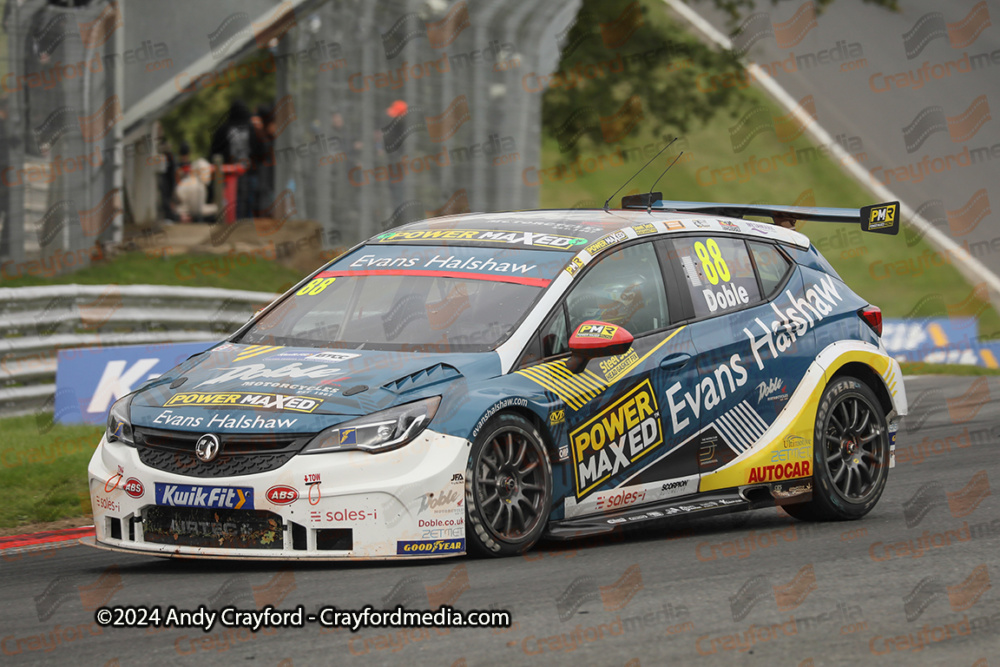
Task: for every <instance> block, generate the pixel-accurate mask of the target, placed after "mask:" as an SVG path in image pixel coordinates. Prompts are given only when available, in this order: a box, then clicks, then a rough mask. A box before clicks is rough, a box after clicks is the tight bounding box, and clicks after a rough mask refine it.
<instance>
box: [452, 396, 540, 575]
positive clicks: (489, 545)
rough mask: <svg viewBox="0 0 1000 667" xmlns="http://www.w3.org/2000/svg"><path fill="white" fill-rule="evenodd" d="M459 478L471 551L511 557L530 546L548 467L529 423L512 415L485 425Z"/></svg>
mask: <svg viewBox="0 0 1000 667" xmlns="http://www.w3.org/2000/svg"><path fill="white" fill-rule="evenodd" d="M465 478H466V482H465V498H466V503H465V512H466V531H465V533H466V539H467V540H468V545H469V550H470V551H471V552H474V553H478V554H482V555H487V556H512V555H516V554H520V553H524V552H525V551H527V550H528V549H530V548H531V547H532V546H534V544H535V543H536V542H537V541H538V539H539V538H540V537H541V535H542V532H543V531H544V530H545V524H546V522H547V520H548V515H549V509H550V508H551V506H552V467H551V465H550V464H549V457H548V454H547V452H546V450H545V445H544V440H543V439H542V434H541V433H539V432H538V429H537V428H535V426H534V425H533V424H532V423H531V422H529V421H528V420H527V419H525V418H523V417H521V416H520V415H515V414H501V415H499V416H498V417H496V418H495V419H493V420H492V421H490V422H489V423H488V424H487V425H486V426H485V427H484V428H483V429H482V431H480V433H479V436H478V437H477V438H476V441H475V442H474V443H473V445H472V452H471V454H470V456H469V468H468V470H467V471H466V476H465Z"/></svg>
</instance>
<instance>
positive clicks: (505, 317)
mask: <svg viewBox="0 0 1000 667" xmlns="http://www.w3.org/2000/svg"><path fill="white" fill-rule="evenodd" d="M565 260H566V258H565V256H564V255H560V254H556V253H552V252H546V251H543V250H510V249H503V250H493V249H486V248H465V247H448V248H441V247H426V246H421V247H416V246H390V247H376V246H362V247H361V248H359V249H357V250H355V251H354V252H352V253H350V254H349V255H347V256H345V257H342V258H340V259H338V260H336V261H334V262H332V263H331V264H330V265H329V266H327V267H325V268H324V270H323V271H320V272H319V273H318V274H316V275H315V276H314V277H313V279H312V280H310V281H309V282H308V283H306V284H305V285H303V286H302V287H301V288H300V289H299V290H297V291H296V292H295V293H294V294H292V295H290V296H289V297H286V298H285V299H284V300H283V301H282V302H281V303H280V304H279V305H278V306H277V307H276V308H274V309H272V310H271V311H269V312H268V313H266V314H265V315H262V316H260V318H259V319H258V320H257V321H256V322H255V323H254V324H253V326H252V327H250V328H249V329H248V330H247V331H246V332H244V333H243V335H242V336H240V338H239V339H237V342H241V343H248V344H265V345H287V346H299V347H333V348H352V349H377V350H407V351H410V350H412V351H452V352H485V351H487V350H492V349H494V348H495V347H496V346H497V345H499V344H500V343H502V342H503V341H504V340H506V339H507V338H508V337H509V336H510V334H511V333H512V332H513V331H514V328H515V327H516V326H517V324H518V323H519V322H520V321H521V319H522V318H523V317H524V315H525V314H526V313H527V311H528V310H529V309H530V308H531V306H532V304H534V302H535V301H536V300H537V298H538V297H539V295H540V294H541V293H542V291H543V290H544V288H545V287H547V286H548V285H549V283H550V282H551V280H552V278H553V277H554V276H555V275H556V274H557V273H558V271H559V270H560V269H561V268H562V267H563V265H564V264H565Z"/></svg>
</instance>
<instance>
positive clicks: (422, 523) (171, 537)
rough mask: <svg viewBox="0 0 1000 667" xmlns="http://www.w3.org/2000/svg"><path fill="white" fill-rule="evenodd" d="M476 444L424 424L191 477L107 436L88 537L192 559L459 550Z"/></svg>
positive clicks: (425, 554)
mask: <svg viewBox="0 0 1000 667" xmlns="http://www.w3.org/2000/svg"><path fill="white" fill-rule="evenodd" d="M469 448H470V443H469V441H468V440H465V439H463V438H457V437H455V436H450V435H444V434H440V433H436V432H434V431H431V430H426V431H424V432H423V433H422V434H421V435H420V436H419V437H418V438H417V439H416V440H414V441H413V442H411V443H410V444H408V445H406V446H405V447H402V448H400V449H397V450H395V451H391V452H385V453H382V454H368V453H365V452H360V451H349V452H332V453H326V454H307V455H297V456H294V457H292V459H291V460H290V461H288V463H286V464H284V465H283V466H281V467H280V468H277V469H276V470H272V471H270V472H263V473H256V474H250V475H234V476H227V477H192V476H187V475H181V474H175V473H171V472H165V471H163V470H158V469H155V468H152V467H150V466H147V465H145V464H144V463H142V462H141V461H140V460H139V455H138V451H137V449H136V448H135V447H130V446H127V445H123V444H121V443H118V442H114V443H108V442H107V440H106V438H102V440H101V444H100V445H99V446H98V448H97V450H96V451H95V452H94V456H93V458H92V459H91V461H90V465H89V467H88V475H89V479H90V500H91V504H92V505H93V510H94V525H95V526H96V537H95V540H94V542H93V543H91V544H90V545H91V546H96V547H100V548H105V549H112V550H116V551H128V552H133V553H146V554H154V555H158V556H172V557H188V558H254V559H258V558H259V559H321V560H364V559H387V558H402V559H412V558H437V557H442V556H454V555H460V554H463V553H465V503H464V501H465V470H466V465H467V462H468V458H469ZM276 487H277V489H278V490H277V491H275V489H276ZM217 489H218V490H217ZM269 491H271V493H269Z"/></svg>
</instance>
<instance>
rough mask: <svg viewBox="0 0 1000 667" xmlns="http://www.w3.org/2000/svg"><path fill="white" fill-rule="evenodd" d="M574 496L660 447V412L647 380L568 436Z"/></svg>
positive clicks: (596, 485)
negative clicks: (574, 487) (574, 485)
mask: <svg viewBox="0 0 1000 667" xmlns="http://www.w3.org/2000/svg"><path fill="white" fill-rule="evenodd" d="M569 440H570V448H571V449H572V450H573V477H574V482H575V483H576V489H575V490H576V497H577V498H583V497H585V496H587V495H588V494H589V493H591V492H592V491H594V489H596V488H597V487H599V486H600V485H601V484H603V483H604V482H606V481H608V480H609V479H611V478H612V477H614V476H615V475H617V474H619V473H621V472H624V471H626V470H630V469H632V468H633V467H634V464H635V462H636V461H638V460H639V459H640V458H642V457H643V456H645V455H646V454H648V453H649V452H651V451H653V450H654V449H656V448H657V447H659V446H660V445H662V444H663V431H662V429H661V428H660V409H659V407H658V406H657V404H656V396H655V394H654V392H653V387H652V385H651V384H650V382H649V380H643V381H642V382H640V383H639V384H637V385H636V386H635V387H633V388H632V389H630V390H629V391H628V392H626V393H625V394H624V395H622V396H621V398H619V399H618V400H616V401H615V402H614V403H612V404H611V405H609V406H608V407H607V408H605V409H604V410H603V411H602V412H601V413H600V414H598V415H597V416H596V417H594V418H593V419H591V420H590V421H588V422H586V423H585V424H583V425H582V426H580V427H578V428H576V429H574V430H573V432H572V433H570V438H569Z"/></svg>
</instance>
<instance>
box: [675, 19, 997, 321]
mask: <svg viewBox="0 0 1000 667" xmlns="http://www.w3.org/2000/svg"><path fill="white" fill-rule="evenodd" d="M687 4H688V5H689V6H690V7H692V8H693V9H694V10H695V11H697V12H698V13H699V14H700V15H701V16H702V17H704V18H705V19H707V20H708V21H709V22H710V23H711V24H712V25H713V26H715V27H716V28H717V29H718V30H719V31H720V32H722V33H723V34H726V35H733V33H734V32H735V28H737V27H739V25H740V24H737V25H736V26H733V25H731V24H729V23H727V21H726V18H725V16H724V15H722V14H721V13H719V12H716V11H714V10H712V9H711V2H709V1H708V0H702V1H700V2H691V1H690V0H687ZM806 4H811V3H806V2H782V3H780V4H777V5H773V4H771V3H769V2H758V3H757V11H759V12H766V13H767V14H768V16H769V20H767V19H764V20H758V21H757V22H756V23H753V24H752V28H753V29H752V30H750V31H747V32H745V33H744V37H742V38H741V37H735V36H734V37H733V44H734V48H735V47H741V48H740V49H739V50H741V51H742V49H743V47H746V46H747V45H748V44H752V46H750V48H749V50H748V51H746V56H745V57H746V59H747V60H750V61H752V62H756V63H757V64H759V65H762V66H764V67H765V69H766V70H767V71H768V73H770V74H771V76H772V77H773V78H774V79H775V80H776V81H777V82H778V83H779V84H780V85H781V86H783V87H784V88H785V89H786V90H787V91H788V93H789V94H790V95H791V96H792V97H793V98H794V99H795V100H797V101H798V102H799V103H800V105H802V106H803V107H804V108H805V109H807V110H813V111H814V112H815V113H814V114H813V115H814V118H815V122H817V123H819V124H820V125H821V126H822V127H823V128H825V129H826V130H827V132H828V133H829V134H830V135H831V136H832V137H834V138H835V139H836V140H837V141H838V142H839V143H841V144H842V145H843V146H844V148H845V149H846V150H847V151H848V152H849V153H851V154H852V155H855V157H856V158H857V159H858V160H859V162H860V164H861V166H862V167H863V168H864V169H865V170H866V171H868V172H869V176H870V178H871V179H872V180H873V182H874V181H877V182H879V183H882V184H883V185H886V186H887V187H888V188H889V189H890V190H892V191H893V192H894V193H895V194H896V195H897V196H898V197H900V198H901V199H902V200H903V201H906V202H907V203H909V204H910V205H911V206H912V207H913V208H914V209H915V210H917V211H918V212H920V213H921V214H922V215H923V216H924V217H925V218H926V219H927V220H928V221H930V222H931V223H933V224H934V225H935V226H936V227H937V228H938V229H940V230H941V231H942V232H944V233H946V234H948V235H949V236H950V237H951V238H952V239H953V240H955V241H956V242H957V243H958V244H959V245H961V246H963V247H965V248H966V249H967V250H969V251H970V252H971V253H972V254H973V256H975V257H976V258H977V259H979V260H980V261H981V262H982V263H983V264H985V265H986V267H987V268H989V269H990V270H991V271H992V272H993V273H995V274H1000V229H998V225H997V218H996V211H992V208H993V207H995V204H994V206H993V207H991V205H990V203H991V202H998V201H1000V185H998V181H997V178H996V175H997V173H998V170H1000V148H997V151H996V152H995V153H991V154H989V156H986V153H989V151H988V150H987V151H985V153H984V152H983V151H979V152H977V149H981V148H983V147H985V148H987V149H989V147H991V146H993V145H996V144H997V142H1000V76H998V74H1000V57H998V58H997V59H996V60H993V59H991V58H989V57H988V56H989V54H991V53H994V52H996V51H997V49H1000V3H997V2H995V1H990V2H980V1H979V0H956V1H949V2H940V1H939V0H900V2H899V4H900V12H899V13H895V12H890V11H887V10H885V9H882V8H880V7H877V6H873V5H866V4H863V3H862V2H861V0H836V2H834V3H832V4H831V5H829V6H828V7H827V8H825V9H824V12H823V13H822V14H821V15H819V16H818V17H817V18H816V21H815V23H810V22H809V21H808V20H806V19H805V18H804V16H805V15H802V14H800V15H799V19H798V20H797V21H793V19H795V16H796V14H797V12H799V10H800V9H802V8H803V7H804V6H805V5H806ZM782 24H786V25H785V26H784V27H783V26H782ZM984 26H985V27H984ZM793 27H794V29H793ZM769 29H770V32H769ZM770 33H773V34H770ZM754 36H756V39H754ZM779 37H780V38H781V39H782V44H784V47H782V46H779V41H778V40H779ZM904 37H905V38H904ZM796 39H801V41H798V42H797V43H794V44H792V42H795V40H796ZM838 45H842V46H843V48H842V51H841V52H840V53H835V51H836V50H837V47H838ZM907 47H909V51H908V50H907ZM821 52H825V54H826V57H827V58H832V60H831V61H828V62H826V63H825V64H824V63H820V61H819V58H820V57H822V56H821V55H820V53H821ZM982 54H987V58H986V60H985V61H984V60H983V59H982V58H981V57H979V56H981V55H982ZM998 56H1000V54H998ZM984 62H985V64H984ZM779 63H780V64H779ZM925 63H926V65H927V67H926V69H924V66H925ZM949 63H951V65H950V66H949ZM897 75H904V76H897ZM887 77H889V80H888V81H887ZM904 82H905V83H904ZM700 85H702V86H703V88H709V87H710V86H711V85H713V84H712V83H711V82H708V81H706V82H702V84H700ZM735 122H736V121H734V124H735ZM755 149H757V150H755ZM752 157H753V158H755V159H756V160H760V159H762V158H769V157H770V155H769V154H765V153H762V152H761V151H760V150H759V149H758V148H757V145H756V144H755V143H754V141H753V140H750V141H749V142H748V143H746V145H745V147H743V148H742V149H741V150H740V151H739V152H734V155H733V164H740V165H743V164H745V163H746V162H747V161H748V160H750V159H751V158H752ZM788 168H794V167H789V166H782V167H781V169H788ZM780 174H781V171H780V169H779V171H777V176H778V177H779V178H780ZM773 177H774V174H773V173H772V174H771V175H767V176H757V178H773ZM706 178H707V176H706ZM798 194H799V193H790V196H792V197H793V198H794V197H795V196H797V195H798ZM691 198H692V199H696V198H697V197H695V196H693V195H692V197H691ZM818 203H819V205H821V206H838V205H839V204H837V203H835V202H818ZM904 222H905V220H904ZM901 238H902V237H901ZM912 240H913V239H908V241H907V242H908V244H909V245H910V246H912ZM912 259H913V261H914V265H913V266H911V267H900V270H899V271H893V272H892V273H891V274H889V273H887V271H888V270H887V269H886V268H885V267H883V266H881V265H874V266H872V267H870V271H871V273H872V276H871V277H872V279H873V280H879V279H888V278H889V277H890V276H891V277H892V279H897V280H898V279H905V277H906V275H907V274H908V273H917V272H920V271H922V270H927V269H928V268H929V267H930V264H929V262H931V261H932V260H933V261H934V264H939V263H940V262H941V261H943V260H945V259H947V256H944V255H942V256H938V257H925V258H923V259H921V258H920V253H918V252H916V251H915V250H914V251H913V253H912ZM874 260H877V258H873V261H874ZM900 271H901V272H900ZM899 276H901V277H899ZM983 333H988V332H983Z"/></svg>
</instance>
